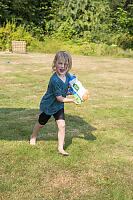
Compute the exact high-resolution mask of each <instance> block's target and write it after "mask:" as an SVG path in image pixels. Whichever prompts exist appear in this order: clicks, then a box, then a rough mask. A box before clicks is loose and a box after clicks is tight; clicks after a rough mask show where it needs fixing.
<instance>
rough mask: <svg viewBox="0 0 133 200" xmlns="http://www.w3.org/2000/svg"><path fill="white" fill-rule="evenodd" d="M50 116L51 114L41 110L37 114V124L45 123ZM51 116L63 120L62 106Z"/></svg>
mask: <svg viewBox="0 0 133 200" xmlns="http://www.w3.org/2000/svg"><path fill="white" fill-rule="evenodd" d="M51 116H52V115H46V114H45V113H44V112H42V113H41V114H40V115H39V119H38V122H39V124H41V125H45V124H46V123H47V122H48V120H49V119H50V117H51ZM53 116H54V118H55V120H59V119H62V120H65V115H64V108H62V109H60V110H59V111H58V112H56V113H55V114H53Z"/></svg>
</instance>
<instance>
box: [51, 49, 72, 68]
mask: <svg viewBox="0 0 133 200" xmlns="http://www.w3.org/2000/svg"><path fill="white" fill-rule="evenodd" d="M61 59H64V60H65V62H66V63H67V64H68V71H69V70H70V69H71V68H72V57H71V55H70V53H68V52H67V51H59V52H57V53H56V55H55V57H54V60H53V65H52V69H53V71H56V63H57V61H58V60H61Z"/></svg>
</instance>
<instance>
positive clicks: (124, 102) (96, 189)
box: [0, 54, 133, 200]
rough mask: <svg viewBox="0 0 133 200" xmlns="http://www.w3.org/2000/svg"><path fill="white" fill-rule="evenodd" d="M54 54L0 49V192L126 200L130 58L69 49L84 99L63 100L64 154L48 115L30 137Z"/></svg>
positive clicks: (132, 91) (131, 122) (131, 189)
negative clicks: (83, 53)
mask: <svg viewBox="0 0 133 200" xmlns="http://www.w3.org/2000/svg"><path fill="white" fill-rule="evenodd" d="M53 57H54V55H53V54H47V55H46V54H26V55H19V54H18V55H17V54H9V55H8V54H1V55H0V156H1V159H0V166H1V169H0V174H1V179H0V180H1V183H0V193H1V194H0V197H1V199H2V200H103V199H104V200H132V199H133V109H132V104H133V60H132V59H128V58H117V59H116V58H107V57H86V56H75V55H73V56H72V58H73V68H72V70H71V73H75V74H76V75H77V76H78V78H79V80H80V81H81V82H82V83H83V85H84V86H85V87H86V88H87V89H88V90H89V92H90V100H89V101H87V102H85V103H83V104H82V105H80V106H76V105H74V104H66V105H65V113H66V138H65V149H66V151H67V152H69V154H70V156H68V157H63V156H61V155H59V154H58V151H57V143H58V141H57V126H56V124H55V121H54V118H51V119H50V121H49V122H48V123H47V124H46V126H45V128H43V129H42V130H41V131H40V133H39V134H38V140H37V145H36V146H30V145H29V137H30V135H31V133H32V129H33V127H34V124H35V123H36V121H37V118H38V113H39V103H40V100H41V97H42V95H43V94H44V92H45V91H46V89H47V84H48V82H49V78H50V76H51V64H52V61H53ZM8 61H9V62H10V63H9V64H7V63H6V62H8Z"/></svg>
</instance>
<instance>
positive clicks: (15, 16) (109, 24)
mask: <svg viewBox="0 0 133 200" xmlns="http://www.w3.org/2000/svg"><path fill="white" fill-rule="evenodd" d="M22 39H23V40H26V41H27V46H28V50H29V51H42V52H45V51H46V52H47V48H44V47H43V48H42V46H45V47H46V41H47V43H48V41H49V42H50V41H51V39H52V40H56V42H55V41H54V42H55V45H57V43H60V46H61V44H62V42H64V41H65V42H66V43H67V44H68V43H69V44H71V45H72V46H74V45H75V44H76V46H77V47H78V46H81V47H82V46H84V45H85V47H86V51H85V52H84V55H88V54H89V55H90V54H91V55H97V54H101V55H105V54H106V49H107V48H108V49H109V51H110V52H111V53H113V52H115V55H116V51H119V49H118V48H121V49H124V50H127V49H128V51H129V50H133V2H132V0H117V1H116V0H99V1H95V0H90V1H89V0H69V1H66V0H54V1H52V0H45V1H44V0H39V1H36V0H21V1H20V0H1V2H0V50H5V49H10V50H11V41H12V40H22ZM42 42H43V43H42ZM57 46H58V45H57ZM69 46H70V45H69ZM107 46H108V47H107ZM110 46H113V48H112V47H111V48H109V47H110ZM97 47H98V48H99V49H100V52H97ZM39 49H40V50H39ZM90 49H91V50H90ZM102 49H104V51H103V50H102ZM112 49H113V52H112ZM114 49H115V50H114ZM49 51H50V50H48V52H49ZM51 51H52V50H51ZM101 52H102V53H101ZM79 53H82V50H81V51H80V52H79ZM107 55H108V53H107Z"/></svg>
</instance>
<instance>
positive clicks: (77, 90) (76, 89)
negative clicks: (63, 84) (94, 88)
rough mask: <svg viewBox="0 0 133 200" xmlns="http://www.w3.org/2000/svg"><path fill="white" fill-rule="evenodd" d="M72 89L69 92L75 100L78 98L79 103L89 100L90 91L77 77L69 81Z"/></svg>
mask: <svg viewBox="0 0 133 200" xmlns="http://www.w3.org/2000/svg"><path fill="white" fill-rule="evenodd" d="M69 85H70V88H69V89H68V92H69V93H70V94H72V95H73V97H74V98H77V100H76V101H77V103H79V104H81V103H82V102H84V101H87V100H88V98H89V93H88V90H86V89H85V88H84V87H83V85H82V84H81V82H80V81H79V80H78V79H77V78H76V76H75V75H73V76H71V77H70V79H69Z"/></svg>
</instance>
